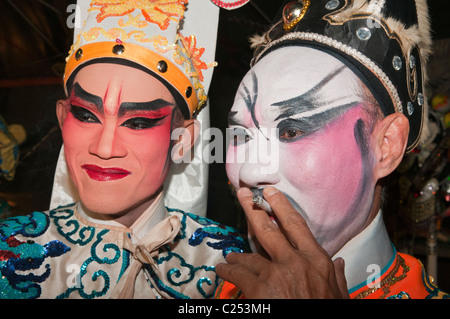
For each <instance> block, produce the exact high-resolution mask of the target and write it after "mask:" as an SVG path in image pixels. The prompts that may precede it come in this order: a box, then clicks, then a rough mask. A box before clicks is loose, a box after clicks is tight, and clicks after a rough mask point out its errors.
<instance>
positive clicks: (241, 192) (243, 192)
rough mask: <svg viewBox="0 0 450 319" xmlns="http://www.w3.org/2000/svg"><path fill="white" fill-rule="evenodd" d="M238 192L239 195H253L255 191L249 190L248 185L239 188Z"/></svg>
mask: <svg viewBox="0 0 450 319" xmlns="http://www.w3.org/2000/svg"><path fill="white" fill-rule="evenodd" d="M237 194H238V195H239V196H245V197H247V196H252V197H253V193H252V191H251V190H249V189H248V188H247V187H241V188H239V189H238V191H237Z"/></svg>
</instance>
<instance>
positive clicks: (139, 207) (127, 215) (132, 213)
mask: <svg viewBox="0 0 450 319" xmlns="http://www.w3.org/2000/svg"><path fill="white" fill-rule="evenodd" d="M161 194H162V188H161V189H160V190H158V191H157V192H156V193H155V194H153V195H152V196H151V197H149V198H146V199H145V200H143V201H141V202H139V203H136V204H135V205H133V206H131V207H130V208H128V209H127V210H125V211H121V212H119V213H115V214H110V215H104V214H98V213H96V212H93V211H91V210H89V209H87V207H86V206H84V204H83V203H82V202H81V206H82V209H83V211H84V212H85V213H86V214H87V215H88V216H89V217H91V218H92V219H96V220H109V221H114V222H116V223H119V224H121V225H123V226H125V227H127V228H129V227H131V225H133V224H134V223H135V222H136V220H138V219H139V217H141V216H142V214H143V213H144V212H145V211H146V210H147V209H148V208H149V207H150V206H151V205H152V204H154V203H155V201H156V200H157V199H158V198H159V196H160V195H161Z"/></svg>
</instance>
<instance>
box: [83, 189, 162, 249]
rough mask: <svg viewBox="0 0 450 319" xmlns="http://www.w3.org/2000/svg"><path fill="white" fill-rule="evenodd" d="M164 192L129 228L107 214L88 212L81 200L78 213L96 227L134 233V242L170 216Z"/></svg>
mask: <svg viewBox="0 0 450 319" xmlns="http://www.w3.org/2000/svg"><path fill="white" fill-rule="evenodd" d="M162 197H163V192H161V193H160V194H159V195H158V196H157V197H156V198H155V200H154V201H153V203H152V204H151V205H150V206H149V207H148V208H147V209H146V210H145V211H144V212H143V213H142V215H141V216H139V218H138V219H136V221H135V222H134V223H133V225H131V227H129V228H127V227H125V226H124V225H122V224H120V223H118V222H116V221H115V220H114V219H111V218H110V217H109V216H107V215H102V214H92V213H87V212H86V211H84V210H83V208H82V205H81V203H80V202H78V204H77V211H78V214H79V215H80V216H81V218H82V219H84V220H85V221H87V223H88V224H92V225H93V226H94V227H105V228H110V227H112V228H115V229H117V228H119V229H123V230H124V231H126V232H130V233H131V234H132V240H133V242H135V241H138V240H139V239H141V238H142V237H143V236H144V235H145V234H146V233H147V232H148V231H150V229H152V228H153V227H154V226H155V225H156V224H158V223H159V222H160V221H162V220H163V219H164V218H166V217H167V216H168V213H167V210H166V208H165V207H164V201H163V200H162Z"/></svg>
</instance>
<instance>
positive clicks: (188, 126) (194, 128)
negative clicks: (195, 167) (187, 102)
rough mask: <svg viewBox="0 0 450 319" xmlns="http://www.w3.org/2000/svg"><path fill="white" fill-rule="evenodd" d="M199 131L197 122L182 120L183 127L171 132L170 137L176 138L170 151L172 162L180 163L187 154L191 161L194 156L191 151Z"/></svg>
mask: <svg viewBox="0 0 450 319" xmlns="http://www.w3.org/2000/svg"><path fill="white" fill-rule="evenodd" d="M200 129H201V125H200V122H199V121H197V120H195V119H189V120H184V123H183V125H181V126H180V127H179V128H177V129H175V130H174V131H173V132H172V137H174V136H175V137H177V138H176V139H175V145H174V147H173V149H172V160H173V161H174V162H180V161H181V160H182V159H183V158H184V157H185V156H187V155H188V154H190V155H191V159H192V158H193V156H194V154H193V152H192V149H193V147H194V144H195V141H196V140H197V138H198V136H199V134H200Z"/></svg>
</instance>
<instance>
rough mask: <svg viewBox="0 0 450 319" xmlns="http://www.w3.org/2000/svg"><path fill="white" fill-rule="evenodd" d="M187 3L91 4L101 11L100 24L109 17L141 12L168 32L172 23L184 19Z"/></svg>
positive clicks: (110, 0) (107, 0) (115, 0)
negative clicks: (136, 11)
mask: <svg viewBox="0 0 450 319" xmlns="http://www.w3.org/2000/svg"><path fill="white" fill-rule="evenodd" d="M187 2H188V0H135V1H126V0H98V1H92V2H91V8H92V9H93V10H99V11H100V13H99V14H98V15H97V22H98V23H100V22H102V21H103V20H104V19H106V18H108V17H121V16H125V15H128V14H129V13H132V12H133V11H135V10H141V12H142V15H143V16H144V18H145V20H146V21H148V22H150V23H155V24H157V25H158V26H159V28H160V29H161V30H166V29H167V27H168V26H169V24H170V21H175V22H177V23H178V21H180V20H181V19H182V18H183V15H184V10H185V4H186V3H187Z"/></svg>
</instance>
